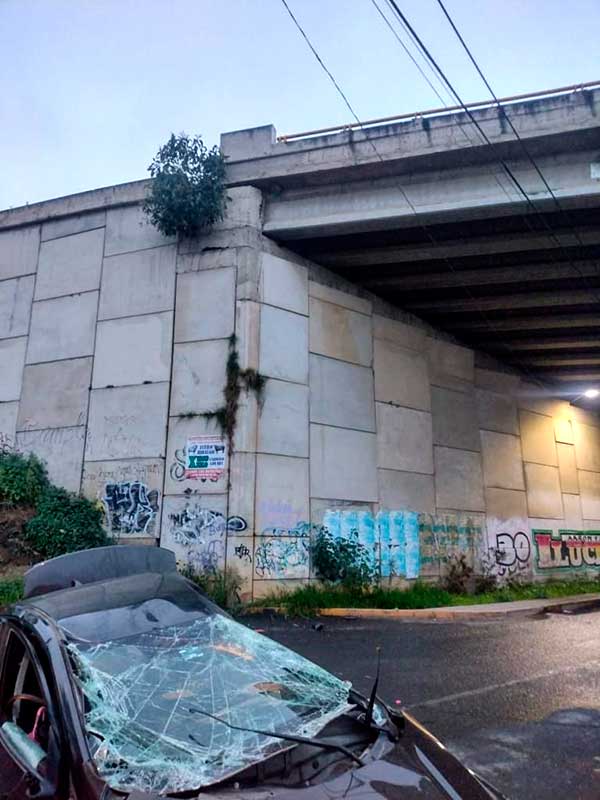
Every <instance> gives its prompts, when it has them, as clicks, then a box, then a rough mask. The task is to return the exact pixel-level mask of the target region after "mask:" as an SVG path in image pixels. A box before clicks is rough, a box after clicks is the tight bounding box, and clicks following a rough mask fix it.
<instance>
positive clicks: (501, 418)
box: [475, 389, 519, 436]
mask: <svg viewBox="0 0 600 800" xmlns="http://www.w3.org/2000/svg"><path fill="white" fill-rule="evenodd" d="M475 403H476V406H477V420H478V422H479V427H480V428H481V429H482V430H486V431H496V432H497V433H512V434H515V435H517V436H518V435H519V422H518V420H517V406H516V403H515V401H514V399H513V398H512V397H510V396H509V395H506V394H499V393H498V392H492V391H490V390H488V389H475Z"/></svg>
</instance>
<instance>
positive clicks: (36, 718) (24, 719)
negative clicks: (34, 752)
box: [0, 630, 50, 753]
mask: <svg viewBox="0 0 600 800" xmlns="http://www.w3.org/2000/svg"><path fill="white" fill-rule="evenodd" d="M7 722H8V723H12V724H14V725H16V726H17V727H18V728H19V729H20V730H21V731H23V732H24V733H25V734H26V735H27V737H28V738H29V739H30V740H31V741H32V742H33V743H34V744H35V745H37V746H38V747H40V748H42V750H43V751H44V752H45V753H47V752H48V743H49V733H50V724H49V713H48V701H47V698H46V697H45V694H44V691H43V689H42V682H41V680H40V675H39V672H38V668H37V667H36V665H35V663H34V661H33V659H32V657H31V654H30V651H29V649H28V648H27V646H26V644H25V641H24V639H23V638H22V637H21V636H20V635H19V634H18V633H17V632H16V631H14V630H10V631H9V633H8V638H7V641H6V647H5V651H4V659H3V663H2V675H1V680H0V725H4V724H5V723H7Z"/></svg>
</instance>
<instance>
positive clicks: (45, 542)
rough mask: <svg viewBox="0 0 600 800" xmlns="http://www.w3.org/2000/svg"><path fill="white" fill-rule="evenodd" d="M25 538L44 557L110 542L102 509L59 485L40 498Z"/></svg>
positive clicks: (26, 528) (28, 524) (26, 527)
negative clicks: (104, 526) (103, 523)
mask: <svg viewBox="0 0 600 800" xmlns="http://www.w3.org/2000/svg"><path fill="white" fill-rule="evenodd" d="M25 538H26V540H27V542H28V543H29V545H30V546H31V547H32V548H33V549H34V550H35V551H36V552H37V553H39V555H41V556H42V557H43V558H54V557H55V556H60V555H63V554H64V553H71V552H73V551H75V550H86V549H88V548H91V547H101V546H102V545H106V544H110V539H109V538H108V536H107V535H106V533H105V532H104V529H103V528H102V511H101V509H100V508H99V507H98V506H97V505H96V504H95V503H92V502H91V501H90V500H88V499H86V498H85V497H78V496H77V495H75V494H72V493H71V492H67V491H66V490H65V489H61V488H59V487H58V486H51V487H49V488H48V489H47V490H46V491H45V492H44V494H43V495H42V496H41V497H40V499H39V501H38V504H37V513H36V515H35V517H33V519H31V520H29V522H28V523H27V525H26V526H25Z"/></svg>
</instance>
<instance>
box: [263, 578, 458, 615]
mask: <svg viewBox="0 0 600 800" xmlns="http://www.w3.org/2000/svg"><path fill="white" fill-rule="evenodd" d="M451 604H452V596H451V595H450V594H449V593H448V592H446V591H444V590H443V589H440V587H439V586H431V585H429V584H426V583H422V582H421V581H416V582H415V583H414V584H413V585H412V586H411V587H410V589H384V588H382V587H380V586H375V587H372V588H367V589H364V588H361V587H359V586H348V585H346V586H344V585H343V584H339V585H337V586H331V585H327V584H326V585H322V584H309V585H307V586H300V587H299V588H298V589H295V590H294V591H293V592H286V593H283V592H280V593H278V594H277V593H276V594H272V595H268V596H266V597H263V598H261V599H260V600H258V601H256V602H255V603H254V605H256V606H260V607H272V606H274V607H279V608H283V609H284V610H285V612H286V613H287V614H289V615H290V616H299V617H313V616H315V615H316V614H317V613H318V612H319V610H320V609H321V608H435V607H438V608H439V607H440V606H449V605H451Z"/></svg>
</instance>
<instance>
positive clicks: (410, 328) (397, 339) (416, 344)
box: [373, 314, 426, 353]
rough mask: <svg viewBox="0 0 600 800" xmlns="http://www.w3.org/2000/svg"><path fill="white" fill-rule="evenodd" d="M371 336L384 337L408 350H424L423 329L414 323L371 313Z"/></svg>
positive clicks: (421, 351)
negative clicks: (410, 323)
mask: <svg viewBox="0 0 600 800" xmlns="http://www.w3.org/2000/svg"><path fill="white" fill-rule="evenodd" d="M373 336H374V337H375V338H376V339H385V340H387V341H389V342H394V344H399V345H400V346H401V347H406V348H407V349H408V350H418V351H419V352H420V353H423V352H425V338H426V334H425V330H424V329H423V328H417V327H416V326H415V325H407V324H406V323H405V322H400V321H399V320H396V319H389V318H388V317H382V316H381V315H380V314H373Z"/></svg>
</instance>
